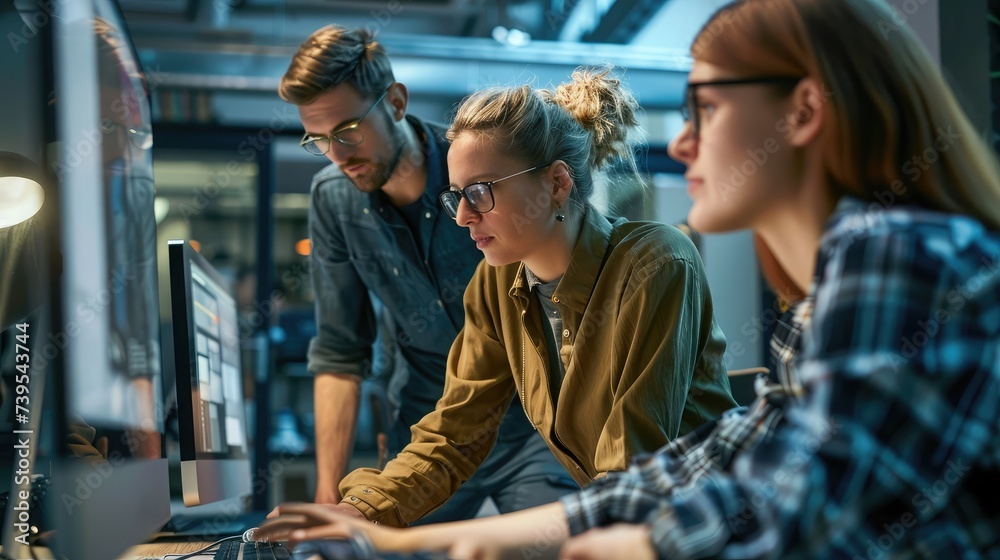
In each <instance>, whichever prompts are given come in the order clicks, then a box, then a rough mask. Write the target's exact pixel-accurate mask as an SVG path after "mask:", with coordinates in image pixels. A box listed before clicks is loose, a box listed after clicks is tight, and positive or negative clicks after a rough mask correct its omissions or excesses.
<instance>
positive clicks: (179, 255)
mask: <svg viewBox="0 0 1000 560" xmlns="http://www.w3.org/2000/svg"><path fill="white" fill-rule="evenodd" d="M168 257H169V261H170V305H171V308H172V310H173V324H174V360H175V363H176V368H177V374H176V376H175V377H176V387H177V414H178V422H177V424H178V429H179V430H180V451H181V482H182V484H183V487H184V488H183V491H184V503H185V504H186V505H188V506H196V505H200V504H206V503H209V502H215V501H219V500H223V499H228V498H238V497H241V496H245V495H248V494H249V493H250V455H249V451H248V442H247V433H246V418H245V412H244V407H243V404H244V394H243V380H242V377H241V376H242V370H241V368H240V338H239V326H238V324H237V316H236V301H235V300H234V299H233V297H232V295H231V294H230V293H229V291H227V290H226V289H225V288H224V287H223V284H224V282H223V280H222V278H221V277H220V276H219V274H218V273H217V272H216V271H215V269H214V268H212V266H211V265H210V264H209V263H208V261H206V260H205V259H204V257H202V256H201V255H199V254H198V253H197V251H195V250H194V249H193V248H192V247H191V246H190V245H189V244H187V243H185V242H184V241H176V240H173V241H169V242H168Z"/></svg>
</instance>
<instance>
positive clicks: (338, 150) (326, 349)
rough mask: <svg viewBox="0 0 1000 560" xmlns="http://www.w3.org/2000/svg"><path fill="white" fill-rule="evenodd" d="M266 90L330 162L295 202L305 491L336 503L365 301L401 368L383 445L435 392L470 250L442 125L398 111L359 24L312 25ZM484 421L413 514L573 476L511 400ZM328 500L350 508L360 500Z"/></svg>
mask: <svg viewBox="0 0 1000 560" xmlns="http://www.w3.org/2000/svg"><path fill="white" fill-rule="evenodd" d="M278 93H279V95H280V96H281V98H282V99H284V100H285V101H287V102H289V103H292V104H294V105H296V106H297V107H298V110H299V116H300V118H301V120H302V125H303V127H304V128H305V135H304V136H303V138H302V142H301V144H302V147H303V148H304V149H305V150H306V151H308V152H309V153H311V154H314V155H317V156H326V157H327V158H328V159H329V160H330V161H331V162H333V164H332V165H330V166H328V167H327V168H325V169H324V170H323V171H321V172H319V173H318V174H317V175H316V177H315V178H314V180H313V185H312V192H311V202H310V207H309V234H310V238H311V241H312V252H311V255H310V265H311V274H312V283H313V291H314V293H315V296H316V320H317V327H318V334H317V336H316V337H315V338H314V339H313V340H312V341H311V343H310V347H309V371H310V372H311V373H312V374H313V375H314V376H315V378H314V394H315V396H314V405H315V414H316V457H317V485H316V486H317V487H316V502H317V503H330V504H337V503H338V502H340V500H341V496H340V493H339V491H338V488H337V484H338V483H339V482H340V479H341V478H343V476H344V473H345V470H346V467H347V464H348V460H349V458H350V455H351V450H352V447H353V438H354V432H355V427H356V423H357V411H358V402H359V392H360V388H359V380H360V379H361V378H362V377H364V376H366V375H368V374H369V373H370V370H371V369H372V368H371V365H372V363H373V356H372V347H373V343H374V342H375V338H376V332H377V324H378V321H377V320H376V315H378V313H376V310H377V309H379V308H380V307H381V309H383V310H384V312H385V315H387V316H388V317H389V318H390V321H391V323H392V329H391V331H392V335H393V336H394V338H395V341H396V345H395V349H394V350H392V351H391V353H393V354H395V355H396V356H398V358H399V360H400V362H401V363H400V366H401V369H402V370H403V371H402V374H403V377H404V378H405V383H402V384H401V385H402V386H401V388H400V389H399V392H400V394H399V395H398V397H397V398H396V399H393V400H394V401H396V402H398V411H397V415H396V417H395V419H394V421H393V424H392V426H390V427H389V429H388V430H387V431H388V440H389V441H388V446H389V449H390V450H391V453H390V456H393V455H394V454H395V453H394V452H397V451H399V450H400V449H402V448H403V447H404V446H405V445H406V444H407V443H409V442H410V431H409V427H410V426H411V425H413V424H416V423H417V421H418V420H420V419H421V418H422V417H423V416H424V415H425V414H427V413H429V412H431V411H432V410H434V405H435V403H436V402H437V400H438V398H439V397H440V396H441V394H442V392H443V390H444V379H445V369H446V368H445V363H446V360H447V357H448V351H449V349H450V347H451V344H452V342H453V341H454V340H455V338H456V336H457V335H458V332H459V331H460V330H461V328H462V325H463V323H464V318H465V314H464V309H463V306H462V296H463V293H464V292H465V287H466V285H467V284H468V282H469V279H470V278H471V277H472V274H473V272H474V271H475V269H476V266H477V265H478V264H479V262H480V261H481V260H482V253H481V252H480V251H479V250H478V249H477V248H476V244H475V242H474V241H473V240H472V238H471V237H470V236H469V235H468V233H467V232H466V231H465V230H464V229H463V228H461V227H459V226H458V225H457V224H456V223H455V221H454V220H452V219H451V217H449V215H448V214H447V213H445V212H443V211H442V210H441V208H439V207H438V204H437V196H438V193H439V192H440V190H441V188H442V187H443V186H445V185H447V184H448V183H449V180H448V169H447V151H448V141H447V140H446V139H445V136H444V133H445V128H444V127H441V126H438V125H435V124H431V123H426V122H424V121H422V120H420V119H418V118H416V117H413V116H411V115H407V114H406V108H407V101H408V92H407V89H406V86H404V85H403V84H401V83H398V82H396V81H395V80H394V78H393V74H392V69H391V66H390V63H389V59H388V57H387V56H386V54H385V50H384V49H383V47H382V46H381V45H379V44H378V43H377V42H375V41H374V40H373V38H372V36H371V34H370V33H368V32H366V31H364V30H360V29H358V30H353V31H349V30H347V29H344V28H342V27H337V26H328V27H324V28H322V29H320V30H318V31H316V32H315V33H313V34H312V35H311V36H310V37H309V38H308V39H307V40H306V41H305V42H304V43H303V44H302V46H301V47H300V48H299V51H298V52H297V53H296V55H295V57H294V58H293V59H292V63H291V65H290V66H289V69H288V71H287V72H286V73H285V76H284V77H283V78H282V81H281V86H280V88H279V91H278ZM378 302H380V303H381V306H380V305H379V303H378ZM397 369H399V368H397ZM491 424H492V425H489V426H483V433H484V438H483V440H484V441H488V440H489V438H488V437H486V436H487V434H488V432H491V431H494V430H499V432H498V434H497V443H496V445H495V447H494V449H493V451H492V452H491V454H490V457H489V458H488V459H487V460H486V462H485V463H484V464H483V465H482V466H481V467H480V468H479V470H478V471H477V472H476V474H475V476H473V477H472V478H471V479H470V480H469V481H467V482H466V483H465V484H464V485H463V486H462V488H461V490H459V492H458V493H457V494H455V495H454V496H453V497H452V498H451V499H450V500H449V501H448V502H447V503H445V504H444V505H443V506H441V507H440V508H439V509H437V510H436V511H434V512H432V513H431V514H430V515H428V516H426V517H424V518H423V519H422V520H421V522H422V523H430V522H439V521H450V520H457V519H464V518H468V517H472V516H474V515H475V514H476V512H477V511H478V510H479V507H480V505H481V504H482V503H483V501H484V500H485V499H486V498H487V497H491V498H493V500H494V501H495V502H496V504H497V506H498V508H499V510H500V511H501V512H508V511H515V510H519V509H524V508H528V507H532V506H536V505H540V504H544V503H548V502H551V501H553V500H555V499H558V497H559V496H562V495H564V494H567V493H569V492H570V491H572V490H573V489H574V488H576V487H577V485H576V483H575V482H574V481H573V479H572V478H570V476H569V475H568V474H567V473H566V471H565V469H564V468H563V467H562V466H561V465H560V464H559V463H558V462H557V461H556V459H555V457H554V456H553V455H552V453H551V452H550V451H549V450H548V448H547V446H546V444H545V443H544V441H543V440H542V438H541V437H540V436H539V435H538V434H537V433H536V432H535V431H534V429H533V427H532V426H531V424H530V423H529V422H528V421H527V419H526V417H525V414H524V412H523V410H522V409H521V405H520V402H519V401H518V399H516V398H515V399H513V400H512V403H511V406H510V409H509V410H508V412H507V414H506V416H504V417H503V418H496V419H494V422H492V423H491ZM425 484H427V485H428V486H429V487H430V486H434V485H436V484H437V481H434V480H427V481H426V482H425ZM413 490H414V491H413V492H412V495H413V496H414V498H413V499H415V500H420V499H425V498H424V496H427V495H429V494H431V492H430V488H428V489H427V491H423V492H422V491H421V489H419V488H415V489H413ZM355 500H357V498H355ZM337 507H338V508H339V509H343V510H345V511H348V512H349V513H352V514H354V515H358V516H360V515H361V512H360V510H359V508H364V507H365V505H364V504H362V503H352V502H350V501H346V502H344V503H342V504H340V505H338V506H337Z"/></svg>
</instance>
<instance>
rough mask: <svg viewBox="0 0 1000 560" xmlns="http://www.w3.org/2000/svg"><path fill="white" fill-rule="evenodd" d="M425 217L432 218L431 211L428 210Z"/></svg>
mask: <svg viewBox="0 0 1000 560" xmlns="http://www.w3.org/2000/svg"><path fill="white" fill-rule="evenodd" d="M424 217H425V218H427V219H428V220H429V219H431V213H430V212H428V213H426V214H424Z"/></svg>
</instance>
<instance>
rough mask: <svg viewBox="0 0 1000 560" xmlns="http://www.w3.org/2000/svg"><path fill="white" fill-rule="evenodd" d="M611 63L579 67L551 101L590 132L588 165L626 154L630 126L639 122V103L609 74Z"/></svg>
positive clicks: (558, 89)
mask: <svg viewBox="0 0 1000 560" xmlns="http://www.w3.org/2000/svg"><path fill="white" fill-rule="evenodd" d="M612 69H613V68H612V67H611V66H606V67H604V68H601V69H578V70H576V71H574V72H573V76H572V79H571V81H570V82H569V83H565V84H562V85H560V86H558V87H557V88H556V90H555V92H553V93H551V100H552V101H553V102H554V103H557V104H558V105H559V106H561V107H562V108H563V109H565V110H566V111H568V112H569V114H570V115H571V116H572V117H573V118H574V119H576V121H577V122H579V123H580V125H581V126H583V127H584V129H586V130H587V131H588V132H590V134H591V164H592V165H593V166H594V168H596V169H599V168H601V167H603V166H604V165H605V164H607V163H608V162H610V161H611V160H613V159H615V158H616V157H625V158H627V157H628V150H629V146H628V133H629V129H630V128H633V127H636V126H638V125H639V121H638V120H637V119H636V117H635V115H636V113H637V112H638V110H639V104H638V103H637V102H636V100H635V98H634V97H633V96H632V94H631V93H629V92H628V90H626V89H625V88H623V87H622V85H621V80H619V79H618V78H615V77H612V76H611V71H612Z"/></svg>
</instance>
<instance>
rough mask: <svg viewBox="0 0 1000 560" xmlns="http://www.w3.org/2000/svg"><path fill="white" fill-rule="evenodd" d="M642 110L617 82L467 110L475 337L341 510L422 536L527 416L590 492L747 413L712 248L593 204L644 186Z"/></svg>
mask: <svg viewBox="0 0 1000 560" xmlns="http://www.w3.org/2000/svg"><path fill="white" fill-rule="evenodd" d="M636 110H637V104H636V102H635V100H634V99H633V98H632V96H631V94H629V93H628V92H627V91H626V90H625V89H624V88H623V87H622V86H621V84H620V82H619V81H618V80H617V79H614V78H613V77H612V76H611V75H610V70H604V71H596V72H595V71H585V70H580V71H577V72H576V73H574V75H573V79H572V81H571V82H570V83H567V84H563V85H560V86H559V87H557V88H556V89H555V90H554V91H547V90H538V91H536V90H533V89H531V88H530V87H528V86H523V87H514V88H497V89H490V90H486V91H481V92H478V93H475V94H473V95H471V96H470V97H468V98H467V99H466V100H465V101H464V102H463V103H462V104H461V106H460V107H459V109H458V111H457V114H456V116H455V119H454V123H453V124H452V125H451V128H450V129H449V131H448V137H449V139H450V140H451V142H452V144H451V148H450V149H449V151H448V169H449V175H450V179H451V181H452V183H451V184H450V185H448V186H447V188H445V189H443V190H442V192H441V195H440V199H441V203H442V205H443V206H444V208H445V210H446V211H447V212H448V213H449V214H450V215H451V216H452V217H454V218H455V220H457V222H458V224H459V225H460V226H462V227H466V228H468V229H469V234H470V235H471V236H472V238H473V239H475V241H476V243H477V246H478V247H479V249H480V250H482V252H483V255H484V256H485V259H484V262H482V263H480V265H479V267H478V269H477V271H476V273H475V275H474V276H473V278H472V280H471V282H470V283H469V286H468V287H467V288H466V291H465V299H464V303H465V313H466V320H465V327H464V329H463V331H462V332H461V333H460V334H459V336H458V338H457V340H456V341H455V343H454V345H453V346H452V348H451V352H450V356H449V360H448V372H447V379H446V382H445V391H444V395H443V396H442V398H441V399H440V401H438V403H437V407H436V409H435V411H434V412H432V413H430V414H428V415H427V416H425V417H424V418H423V419H422V420H421V421H420V422H419V423H417V424H416V425H414V426H413V427H412V429H411V432H412V436H413V437H412V441H411V443H410V444H409V445H408V446H407V447H405V448H404V449H403V451H402V452H401V453H400V454H399V455H398V456H397V457H396V458H395V459H394V460H393V461H391V462H389V463H388V464H387V465H386V467H385V469H384V470H382V471H377V470H374V469H359V470H357V471H355V472H353V473H351V474H349V475H348V476H347V477H346V478H345V479H344V481H343V482H342V483H341V492H342V495H343V496H344V500H343V501H342V502H341V504H340V505H338V506H336V508H337V509H340V510H342V511H344V512H347V513H350V514H353V515H358V514H359V512H360V514H363V515H364V516H365V517H366V518H367V519H369V520H371V521H378V522H380V523H382V524H386V525H393V526H405V525H406V524H408V523H410V522H412V521H414V520H416V519H419V518H420V517H421V516H423V515H425V514H426V513H428V512H430V511H431V510H433V509H434V508H435V507H437V506H438V505H440V504H441V503H443V502H444V501H445V500H446V499H447V498H448V497H449V496H450V495H451V494H452V493H453V492H454V491H455V490H456V489H457V488H458V487H459V485H461V484H462V482H463V481H464V480H466V479H468V478H469V477H470V476H472V474H473V472H474V471H475V470H476V468H477V466H478V465H479V464H480V462H481V461H482V460H483V458H484V457H485V456H486V454H487V453H488V452H489V450H490V448H491V446H492V445H493V439H494V437H495V432H496V429H497V422H498V419H500V418H502V417H503V415H504V412H505V411H506V409H507V407H508V406H509V405H510V403H511V402H512V400H513V399H519V400H520V401H521V402H522V404H523V407H524V410H525V413H526V414H527V416H528V419H529V421H530V422H531V423H532V425H533V426H534V427H535V429H537V430H538V431H539V433H540V434H541V435H542V437H543V438H544V439H545V441H546V442H547V443H548V445H549V447H550V449H551V450H552V452H553V453H554V454H555V456H556V457H557V458H558V459H559V461H560V462H561V463H562V464H563V465H564V466H565V467H566V469H567V471H568V472H569V473H570V475H572V476H573V478H574V479H575V480H576V481H577V483H579V484H580V486H585V485H587V484H589V483H590V482H592V481H593V480H594V479H596V478H598V477H601V476H602V475H604V474H605V473H608V472H610V471H618V470H622V469H624V468H625V467H626V466H627V465H628V463H629V460H630V459H631V458H632V457H633V456H635V455H637V454H640V453H644V452H652V451H654V450H656V449H658V448H659V447H661V446H663V445H664V444H666V443H668V442H670V441H672V440H674V439H675V438H677V437H678V436H680V435H683V434H686V433H688V432H690V431H692V430H694V429H695V428H697V427H698V426H700V425H702V424H703V423H705V422H707V421H710V420H714V419H716V418H717V417H718V416H719V414H721V413H722V412H723V411H725V410H727V409H729V408H731V407H732V406H734V404H735V403H734V401H733V399H732V396H731V394H730V389H729V381H728V378H727V376H726V371H725V368H724V367H723V353H724V350H725V339H724V337H723V334H722V331H721V330H720V329H719V326H718V324H717V323H716V321H715V319H714V316H713V307H712V299H711V295H710V294H709V289H708V282H707V279H706V276H705V272H704V269H703V266H702V262H701V259H700V257H699V255H698V252H697V250H696V249H695V247H694V245H693V244H692V243H691V242H690V240H689V239H688V238H687V237H686V236H685V235H684V234H683V233H681V232H680V231H678V230H677V229H675V228H673V227H670V226H667V225H664V224H659V223H652V222H629V221H626V220H624V219H609V218H606V217H605V216H603V215H601V214H600V213H599V212H598V211H597V210H596V209H595V208H594V207H593V206H592V205H591V204H590V203H589V202H588V201H587V199H588V196H589V195H590V193H591V192H592V191H593V189H594V183H595V181H596V180H597V174H598V173H599V172H600V171H601V170H603V169H605V168H606V167H607V166H608V165H609V164H611V163H618V164H619V165H620V166H621V167H624V168H625V169H630V170H631V173H632V174H633V175H635V177H636V180H637V181H638V180H640V179H639V178H638V174H637V172H636V166H635V162H634V159H633V155H632V146H631V143H630V136H631V134H632V129H633V128H635V127H636V125H637V121H636V118H635V111H636ZM283 507H285V506H283Z"/></svg>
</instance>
